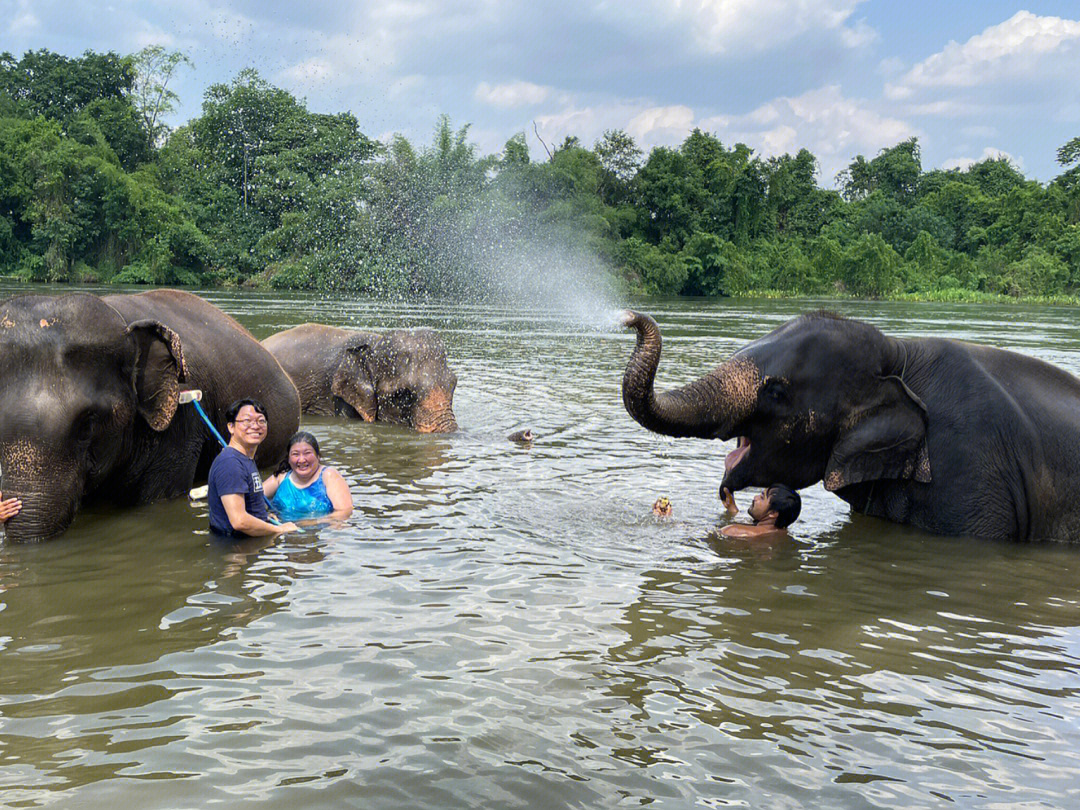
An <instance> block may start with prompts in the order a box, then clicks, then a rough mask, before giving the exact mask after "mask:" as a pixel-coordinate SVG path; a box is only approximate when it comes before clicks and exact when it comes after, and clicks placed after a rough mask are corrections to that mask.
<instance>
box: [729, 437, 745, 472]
mask: <svg viewBox="0 0 1080 810" xmlns="http://www.w3.org/2000/svg"><path fill="white" fill-rule="evenodd" d="M749 452H750V439H749V438H748V437H746V436H739V438H738V441H737V442H736V443H735V449H734V450H732V451H731V452H730V453H728V454H727V457H726V458H725V459H724V473H725V474H727V473H730V472H731V471H732V470H734V469H735V468H736V467H737V466H738V465H739V462H741V461H742V460H743V459H744V458H746V455H747V454H748V453H749Z"/></svg>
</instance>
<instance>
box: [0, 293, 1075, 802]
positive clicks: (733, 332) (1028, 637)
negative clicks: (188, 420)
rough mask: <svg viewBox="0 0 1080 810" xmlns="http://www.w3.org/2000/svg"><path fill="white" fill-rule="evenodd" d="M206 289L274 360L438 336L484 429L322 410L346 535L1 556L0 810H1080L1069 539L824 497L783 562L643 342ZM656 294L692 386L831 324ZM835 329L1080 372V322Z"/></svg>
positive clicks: (1, 550) (549, 326)
mask: <svg viewBox="0 0 1080 810" xmlns="http://www.w3.org/2000/svg"><path fill="white" fill-rule="evenodd" d="M12 289H14V288H10V287H8V288H5V291H4V294H7V293H8V292H11V291H12ZM204 295H205V297H206V298H207V299H209V300H210V301H212V302H213V303H215V304H217V305H218V306H220V307H221V308H222V309H224V310H225V311H227V312H229V313H230V314H232V315H234V316H235V317H237V318H238V319H239V320H240V321H241V323H243V324H244V325H245V326H247V327H248V328H249V329H251V330H252V331H253V332H254V333H255V334H256V336H257V337H260V338H262V337H265V336H267V335H269V334H271V333H272V332H274V331H277V330H279V329H282V328H285V327H289V326H292V325H295V324H297V323H301V322H303V321H306V320H317V321H321V322H324V323H329V324H336V325H343V326H355V327H363V328H376V329H377V328H385V327H391V326H404V327H411V326H421V325H424V326H431V327H434V328H436V329H438V330H439V331H440V332H441V333H442V335H443V336H444V338H445V340H446V343H447V346H448V349H449V353H450V357H451V363H452V366H453V368H454V370H455V371H456V373H457V375H458V377H459V383H458V389H457V395H456V397H455V411H456V414H457V419H458V422H459V424H460V426H461V431H460V432H459V433H457V434H453V435H448V436H431V435H417V434H414V433H412V432H409V431H407V430H403V429H400V428H396V427H392V426H385V425H368V424H361V423H358V422H350V421H343V420H335V419H324V418H317V419H305V425H306V426H307V427H308V428H309V429H311V430H312V431H313V432H315V433H316V434H317V435H318V436H319V438H320V440H321V442H322V446H323V455H324V459H325V460H326V461H327V462H328V463H330V464H332V465H333V466H335V467H337V468H338V469H339V470H340V471H341V472H342V474H343V475H344V476H345V478H346V479H347V480H348V482H349V483H350V485H351V487H352V490H353V492H354V496H355V499H356V503H357V507H358V508H357V511H356V513H355V515H354V516H353V518H352V519H351V520H350V522H349V523H348V524H347V525H346V526H345V527H342V528H336V529H326V530H322V531H320V532H314V533H312V532H309V533H306V534H302V535H295V536H289V537H286V538H284V539H281V540H278V541H275V542H272V543H259V542H252V543H250V544H247V545H236V546H225V545H222V544H220V543H218V542H215V541H213V540H212V539H211V538H210V537H209V536H208V534H207V528H206V520H207V518H206V509H205V505H196V506H192V505H189V504H188V503H187V502H185V501H179V502H172V503H164V504H155V505H151V506H146V507H142V508H138V509H133V510H130V511H124V512H116V511H111V510H107V509H103V508H94V509H91V510H89V511H84V512H82V513H80V515H79V516H78V518H77V519H76V522H75V524H74V525H73V526H72V528H71V529H70V530H69V531H68V533H67V534H66V535H64V536H63V537H61V538H60V539H58V540H55V541H52V542H49V543H45V544H40V545H28V546H11V545H6V546H5V545H0V805H7V806H12V807H73V808H75V807H77V808H117V807H138V808H204V807H211V806H216V805H220V806H224V807H230V808H233V807H248V806H251V807H256V806H257V807H260V808H295V807H304V808H342V807H358V808H368V809H371V810H375V809H378V808H420V807H424V808H458V807H461V808H492V809H493V810H495V809H497V810H506V809H507V808H570V807H573V808H616V807H640V806H650V807H657V808H690V807H727V806H734V807H750V808H765V807H767V808H806V807H822V808H878V807H880V808H894V807H904V808H923V807H927V808H929V807H942V806H952V807H963V808H987V809H988V810H989V808H1003V807H1008V808H1029V807H1030V808H1034V807H1040V808H1042V807H1052V808H1070V807H1078V806H1080V588H1078V584H1080V546H1076V547H1068V546H1064V545H1051V544H1043V545H1002V544H995V543H988V542H982V541H976V540H970V539H965V538H941V537H934V536H930V535H927V534H923V533H921V532H918V531H915V530H912V529H907V528H903V527H899V526H895V525H892V524H888V523H884V522H882V521H878V520H874V519H869V518H865V517H862V516H858V515H855V516H853V515H851V514H850V513H849V511H848V508H847V506H846V504H844V503H843V502H842V501H840V500H839V499H837V498H835V497H834V496H832V495H830V494H828V493H826V492H825V491H824V490H823V489H822V488H821V487H820V486H818V487H814V488H811V489H809V490H806V491H804V493H803V495H804V509H803V517H802V518H801V519H800V520H799V522H798V523H797V524H796V526H795V527H793V532H792V537H791V539H789V540H784V541H781V542H774V543H766V544H762V543H753V542H746V541H743V542H741V543H740V542H735V541H728V540H725V539H724V538H722V537H720V536H719V535H718V533H717V528H718V526H720V525H722V524H723V522H724V519H723V518H722V517H721V509H720V507H719V503H718V500H717V494H716V490H717V485H718V484H719V480H720V477H721V474H722V468H723V457H724V455H725V453H726V452H728V451H730V449H731V445H730V443H719V442H708V441H701V440H673V439H668V438H664V437H659V436H656V435H653V434H651V433H648V432H647V431H645V430H644V429H642V428H640V427H639V426H638V425H637V424H636V423H634V422H633V421H632V420H631V419H630V418H629V416H627V414H626V413H625V411H624V410H623V406H622V402H621V397H620V392H619V385H620V381H621V376H622V371H623V368H624V366H625V363H626V360H627V358H628V357H629V354H630V351H631V349H632V347H633V335H632V334H631V333H628V332H625V331H623V330H621V329H619V328H617V327H615V326H610V325H609V326H604V325H599V324H602V323H610V321H607V320H604V319H602V318H601V317H600V314H599V313H598V314H597V317H596V323H591V322H588V319H585V320H582V319H580V318H571V317H568V316H566V315H564V314H561V313H560V312H558V311H553V310H552V311H549V310H546V309H543V308H540V309H536V310H534V311H528V310H525V309H521V308H500V307H499V306H497V305H491V306H480V305H474V306H466V305H457V304H425V305H409V304H387V303H385V302H378V301H371V300H364V299H337V298H327V297H320V296H308V295H303V294H285V293H280V294H264V293H249V292H230V291H220V290H218V291H208V292H205V293H204ZM635 306H636V307H638V308H641V309H643V310H645V311H648V312H650V313H651V314H653V315H654V316H655V317H656V318H657V319H658V321H659V322H660V325H661V328H662V329H663V332H664V336H665V343H664V357H663V360H662V363H661V368H660V372H659V376H658V385H659V386H660V387H669V386H672V385H677V384H682V383H684V382H686V381H688V380H690V379H692V378H693V377H695V376H697V375H699V374H701V373H703V372H705V371H707V370H709V369H710V368H712V367H713V366H715V365H716V363H718V362H719V361H720V360H722V359H724V358H725V357H727V356H728V355H729V354H730V353H731V352H732V351H733V350H735V349H736V348H738V347H739V346H741V345H742V344H743V343H744V342H746V341H747V340H749V339H752V338H755V337H758V336H760V335H762V334H764V333H765V332H767V331H769V330H771V329H772V328H774V327H775V326H777V325H779V324H780V323H782V322H783V321H785V320H786V319H788V318H790V317H792V316H794V315H796V314H798V313H800V312H803V311H806V310H808V309H812V308H816V307H818V306H820V302H798V301H709V302H697V301H669V300H653V301H639V302H637V303H636V304H635ZM829 306H831V307H833V308H837V309H839V310H840V311H842V312H843V313H845V314H847V315H850V316H853V317H859V318H863V319H866V320H869V321H871V322H873V323H875V324H877V325H879V326H880V327H881V328H882V329H883V330H884V331H886V332H887V333H890V334H895V335H941V336H955V337H961V338H964V339H968V340H973V341H980V342H987V343H992V344H994V345H998V346H1002V347H1006V348H1012V349H1016V350H1018V351H1021V352H1025V353H1028V354H1033V355H1036V356H1039V357H1042V358H1044V359H1047V360H1049V361H1051V362H1053V363H1055V364H1057V365H1059V366H1061V367H1062V368H1065V369H1067V370H1069V371H1071V372H1073V373H1080V325H1078V324H1080V311H1078V310H1077V309H1075V308H1053V307H1024V306H977V305H943V304H942V305H939V304H899V303H857V302H844V303H839V304H835V303H834V304H830V305H829ZM524 427H531V428H532V429H533V430H534V432H535V433H536V434H537V436H538V439H537V441H536V443H535V445H534V446H533V447H532V448H531V449H522V448H519V447H517V446H516V445H514V444H512V443H510V442H508V441H507V440H506V438H505V437H506V434H508V433H509V432H511V431H513V430H517V429H520V428H524ZM658 495H667V496H668V497H669V498H670V499H671V501H672V503H673V505H674V517H673V518H672V519H671V520H669V521H658V520H656V519H655V518H653V516H652V515H651V514H650V511H649V510H650V505H651V504H652V502H653V500H654V499H655V498H656V497H657V496H658ZM1078 496H1080V493H1078ZM748 500H749V494H748V493H745V494H743V496H742V497H741V501H742V503H743V504H744V505H745V504H746V503H748Z"/></svg>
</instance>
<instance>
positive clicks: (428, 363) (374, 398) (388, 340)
mask: <svg viewBox="0 0 1080 810" xmlns="http://www.w3.org/2000/svg"><path fill="white" fill-rule="evenodd" d="M263 345H264V346H265V347H266V348H267V349H268V350H269V351H270V352H271V353H272V354H273V355H274V356H275V357H276V358H277V359H278V360H279V361H280V363H281V365H282V367H283V368H284V369H285V371H286V372H288V374H289V376H290V377H291V378H292V380H293V382H294V383H295V384H296V388H297V390H298V391H299V392H300V404H301V409H302V410H303V412H304V413H308V414H316V415H324V416H330V415H339V416H349V417H354V418H360V419H363V420H364V421H367V422H375V421H379V422H393V423H397V424H403V425H408V426H409V427H412V428H415V429H416V430H418V431H420V432H423V433H449V432H453V431H455V430H457V421H456V420H455V418H454V410H453V402H454V388H455V387H456V386H457V377H456V376H455V375H454V372H453V371H451V370H450V367H449V365H448V363H447V359H446V349H445V348H444V346H443V342H442V339H441V338H440V337H439V336H438V335H437V334H436V333H435V332H433V331H432V330H430V329H412V330H407V329H391V330H389V331H386V332H366V331H357V330H351V329H339V328H337V327H333V326H324V325H322V324H317V323H306V324H301V325H300V326H296V327H294V328H292V329H287V330H285V331H284V332H278V333H277V334H276V335H271V336H270V337H268V338H267V339H266V340H264V341H263Z"/></svg>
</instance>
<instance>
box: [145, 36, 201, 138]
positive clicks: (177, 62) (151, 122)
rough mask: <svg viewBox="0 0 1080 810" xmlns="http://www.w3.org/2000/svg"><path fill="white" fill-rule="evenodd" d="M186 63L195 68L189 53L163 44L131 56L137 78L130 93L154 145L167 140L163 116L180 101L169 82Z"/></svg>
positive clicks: (148, 47) (152, 46)
mask: <svg viewBox="0 0 1080 810" xmlns="http://www.w3.org/2000/svg"><path fill="white" fill-rule="evenodd" d="M183 65H187V66H188V67H194V65H193V64H192V62H191V59H189V58H188V56H187V55H186V54H184V53H183V52H181V51H169V50H166V49H165V48H164V47H163V46H161V45H148V46H147V47H145V48H143V49H142V50H141V51H139V52H138V53H136V54H135V55H134V56H133V57H132V68H133V70H134V72H135V77H134V80H133V81H132V85H131V96H132V99H133V101H134V105H135V109H136V110H137V111H138V113H139V115H140V116H141V117H142V121H143V125H144V128H145V130H146V132H147V133H148V134H149V136H150V140H151V141H152V142H153V143H154V144H155V145H160V144H161V143H162V142H163V141H164V139H165V137H164V136H165V133H166V132H167V127H166V126H165V124H164V123H163V122H162V118H163V117H164V116H166V115H168V114H169V113H171V112H172V111H173V110H174V109H175V105H176V102H177V101H179V100H180V99H179V96H177V95H176V93H175V92H173V91H172V90H170V89H169V82H170V81H171V80H172V78H173V76H174V75H175V73H176V71H177V70H178V69H179V68H180V67H182V66H183Z"/></svg>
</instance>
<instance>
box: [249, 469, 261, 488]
mask: <svg viewBox="0 0 1080 810" xmlns="http://www.w3.org/2000/svg"><path fill="white" fill-rule="evenodd" d="M251 483H252V484H253V485H254V486H255V489H254V491H255V492H262V479H261V478H260V477H259V473H258V472H253V473H252V474H251Z"/></svg>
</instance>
